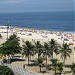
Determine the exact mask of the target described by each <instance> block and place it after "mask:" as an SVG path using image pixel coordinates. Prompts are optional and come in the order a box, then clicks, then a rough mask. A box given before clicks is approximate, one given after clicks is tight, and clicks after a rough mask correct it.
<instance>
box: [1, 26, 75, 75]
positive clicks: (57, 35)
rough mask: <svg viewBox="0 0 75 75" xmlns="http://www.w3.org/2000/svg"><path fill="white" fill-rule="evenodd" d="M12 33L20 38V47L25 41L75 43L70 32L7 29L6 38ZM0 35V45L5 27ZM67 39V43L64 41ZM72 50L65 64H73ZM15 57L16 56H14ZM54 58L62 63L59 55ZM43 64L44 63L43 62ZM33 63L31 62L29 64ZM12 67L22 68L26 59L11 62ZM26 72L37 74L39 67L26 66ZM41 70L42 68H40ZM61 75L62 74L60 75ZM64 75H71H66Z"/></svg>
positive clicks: (74, 37)
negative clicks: (52, 40)
mask: <svg viewBox="0 0 75 75" xmlns="http://www.w3.org/2000/svg"><path fill="white" fill-rule="evenodd" d="M13 33H15V34H16V35H17V36H18V37H19V38H20V45H21V46H22V45H23V40H24V41H26V40H28V41H31V42H33V43H34V42H36V41H40V42H41V43H42V44H43V43H44V42H48V41H50V40H51V39H55V40H56V41H57V42H58V43H60V44H62V43H63V41H64V42H67V43H68V44H69V43H73V44H74V43H75V41H74V39H75V33H74V32H73V33H72V32H71V33H69V32H56V31H43V30H30V29H22V28H15V27H13V28H10V29H9V33H8V36H10V35H12V34H13ZM0 34H1V35H2V39H0V44H2V43H4V42H5V41H6V38H7V29H6V27H3V26H2V27H0ZM65 38H68V39H69V41H65V40H64V39H65ZM71 48H72V53H71V56H70V58H68V59H67V60H66V64H71V63H73V62H75V60H74V59H75V51H74V45H72V46H71ZM16 55H17V54H16ZM18 55H19V56H22V55H21V54H18ZM54 57H55V58H57V59H58V60H60V61H62V62H63V60H62V59H61V58H60V54H59V55H57V56H56V55H55V54H54ZM36 58H37V55H35V56H34V57H32V59H33V60H35V59H36ZM20 59H24V60H25V58H22V57H21V58H20ZM44 62H45V61H44ZM30 63H33V62H30ZM50 63H51V62H50V61H49V59H48V64H50ZM11 64H12V65H14V66H17V67H21V68H23V64H27V59H26V60H25V61H16V62H12V63H11ZM65 69H66V70H68V69H67V68H65ZM26 70H29V71H32V72H35V73H38V72H39V67H38V66H27V65H26ZM42 70H43V68H42ZM38 74H39V75H52V74H53V71H48V72H47V73H45V74H42V73H38ZM62 75H63V74H62ZM66 75H71V74H66Z"/></svg>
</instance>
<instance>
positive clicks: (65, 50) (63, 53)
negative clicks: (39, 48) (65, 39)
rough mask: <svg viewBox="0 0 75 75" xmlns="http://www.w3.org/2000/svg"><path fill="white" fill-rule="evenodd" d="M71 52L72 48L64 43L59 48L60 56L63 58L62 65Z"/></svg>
mask: <svg viewBox="0 0 75 75" xmlns="http://www.w3.org/2000/svg"><path fill="white" fill-rule="evenodd" d="M71 53H72V49H70V48H69V45H67V44H66V43H64V44H63V45H62V47H61V50H60V54H61V57H62V59H64V65H65V60H66V59H67V57H69V58H70V54H71Z"/></svg>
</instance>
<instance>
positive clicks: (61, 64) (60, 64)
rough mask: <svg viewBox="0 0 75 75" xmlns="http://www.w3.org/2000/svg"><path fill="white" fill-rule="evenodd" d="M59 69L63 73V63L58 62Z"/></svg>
mask: <svg viewBox="0 0 75 75" xmlns="http://www.w3.org/2000/svg"><path fill="white" fill-rule="evenodd" d="M57 70H58V71H59V74H60V75H61V73H62V72H63V63H59V62H58V63H57Z"/></svg>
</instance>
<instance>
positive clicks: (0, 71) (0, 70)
mask: <svg viewBox="0 0 75 75" xmlns="http://www.w3.org/2000/svg"><path fill="white" fill-rule="evenodd" d="M0 75H15V74H14V72H13V71H12V70H11V69H10V68H8V67H6V66H1V65H0Z"/></svg>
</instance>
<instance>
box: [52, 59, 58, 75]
mask: <svg viewBox="0 0 75 75" xmlns="http://www.w3.org/2000/svg"><path fill="white" fill-rule="evenodd" d="M51 62H52V64H51V66H52V70H53V71H55V75H56V73H57V67H58V66H57V64H58V60H57V59H51Z"/></svg>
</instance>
